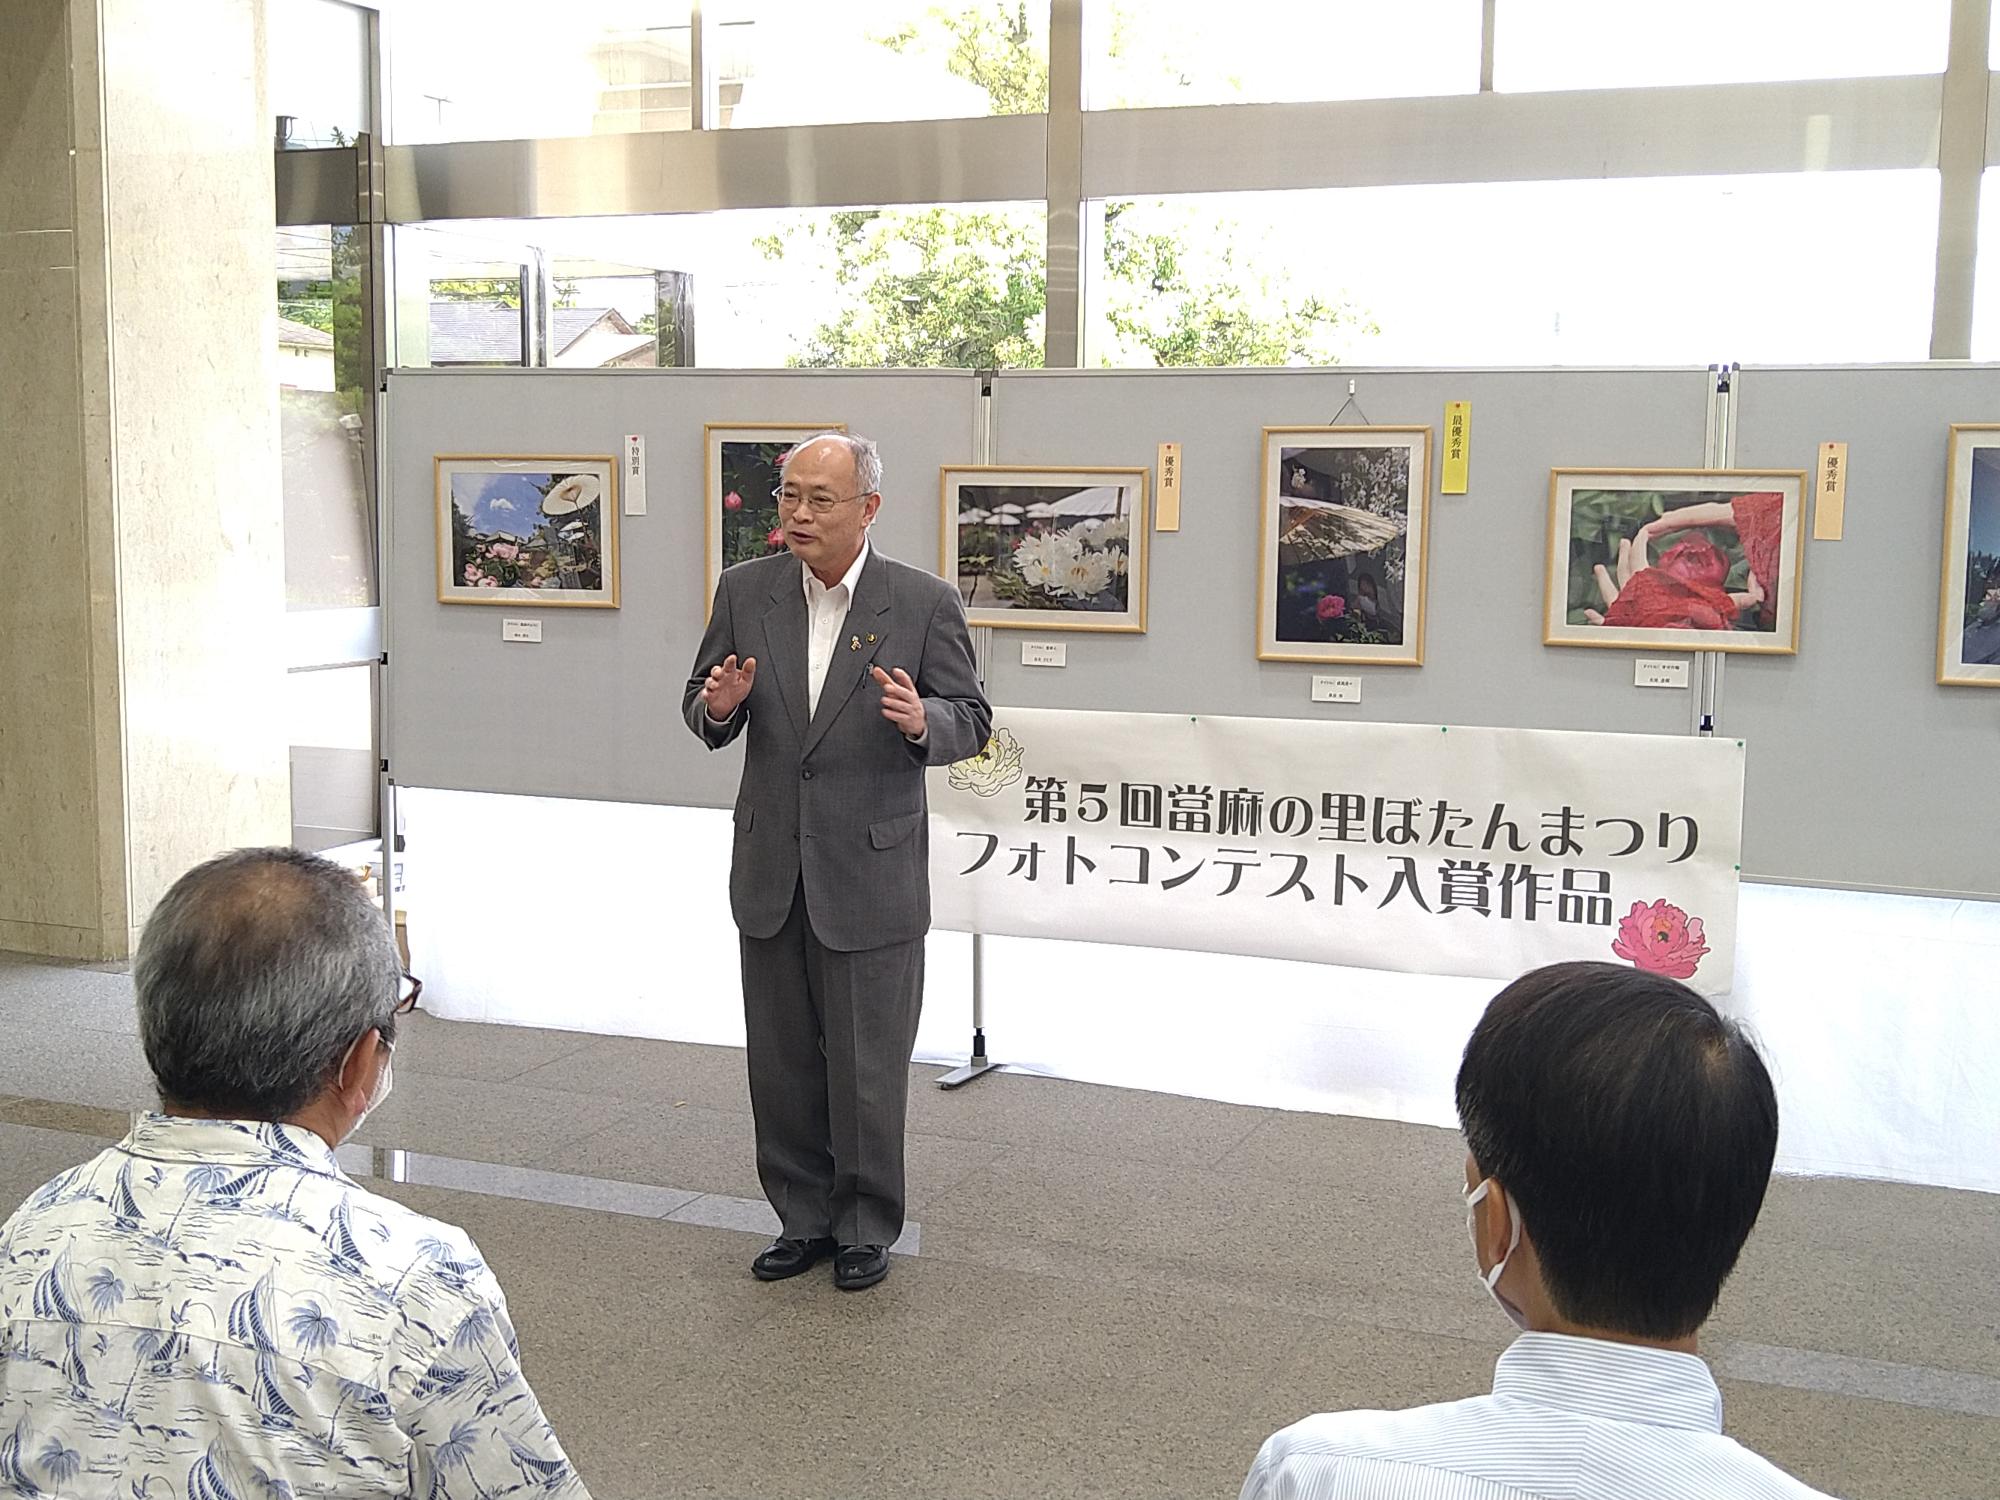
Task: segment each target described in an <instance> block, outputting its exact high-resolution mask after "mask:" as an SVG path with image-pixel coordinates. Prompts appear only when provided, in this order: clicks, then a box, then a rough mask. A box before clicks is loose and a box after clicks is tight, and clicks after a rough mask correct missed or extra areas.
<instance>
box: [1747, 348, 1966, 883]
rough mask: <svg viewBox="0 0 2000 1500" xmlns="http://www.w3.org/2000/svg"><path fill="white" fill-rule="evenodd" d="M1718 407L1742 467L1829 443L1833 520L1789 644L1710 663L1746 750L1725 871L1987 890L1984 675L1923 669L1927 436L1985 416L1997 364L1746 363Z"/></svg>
mask: <svg viewBox="0 0 2000 1500" xmlns="http://www.w3.org/2000/svg"><path fill="white" fill-rule="evenodd" d="M1736 404H1737V415H1736V458H1737V462H1738V463H1739V464H1740V465H1742V466H1744V467H1746V468H1760V467H1764V466H1766V465H1772V466H1775V465H1779V464H1783V465H1785V466H1786V467H1798V468H1809V467H1811V466H1812V464H1813V463H1814V461H1815V459H1816V457H1817V455H1818V451H1819V445H1820V444H1821V443H1824V442H1844V443H1846V444H1847V445H1848V448H1847V461H1848V481H1847V507H1846V523H1845V526H1844V528H1843V536H1842V538H1841V540H1839V541H1837V542H1835V541H1812V540H1810V539H1809V540H1808V541H1807V542H1806V571H1805V583H1806V600H1805V610H1804V614H1803V616H1802V633H1801V635H1800V638H1799V654H1798V656H1797V657H1796V658H1789V659H1787V658H1778V657H1761V658H1760V657H1739V658H1736V659H1735V660H1733V661H1731V662H1730V664H1729V669H1728V673H1727V675H1726V678H1725V683H1724V690H1723V697H1722V723H1723V725H1724V726H1725V727H1726V728H1727V729H1728V731H1729V732H1730V733H1731V734H1735V735H1739V736H1741V737H1743V738H1745V739H1748V740H1749V741H1750V744H1751V747H1752V748H1751V756H1750V790H1749V796H1748V803H1747V806H1746V808H1745V810H1744V826H1743V849H1744V856H1743V869H1744V873H1745V874H1746V875H1748V874H1750V873H1752V872H1753V871H1754V872H1756V873H1758V874H1761V875H1768V876H1772V877H1776V878H1779V879H1793V880H1800V881H1810V882H1814V883H1821V884H1837V885H1846V886H1859V887H1865V888H1870V889H1877V890H1882V889H1888V890H1910V891H1935V892H1940V893H1947V894H1951V893H1957V894H1978V895H1985V896H1996V895H2000V857H1996V854H1995V851H1996V848H2000V807H1996V801H2000V799H1996V795H1995V791H1996V778H2000V690H1996V689H1993V688H1976V687H1941V686H1939V685H1938V682H1937V630H1938V587H1939V577H1938V575H1939V571H1940V568H1941V565H1942V562H1943V551H1942V549H1943V546H1944V485H1945V449H1946V445H1947V441H1948V439H1949V437H1950V428H1951V424H1952V423H1954V422H2000V369H1996V368H1995V367H1993V366H1990V365H1908V366H1900V367H1893V368H1892V367H1873V368H1870V367H1856V368H1850V369H1841V368H1820V369H1775V368H1774V369H1757V368H1752V369H1748V370H1745V371H1742V372H1741V373H1740V375H1739V378H1738V385H1737V403H1736ZM1807 535H1808V538H1810V535H1811V532H1810V529H1808V533H1807ZM1760 747H1764V748H1763V749H1762V753H1759V751H1760ZM1770 747H1776V748H1777V750H1778V752H1779V753H1778V754H1775V755H1774V754H1773V753H1772V749H1771V748H1770Z"/></svg>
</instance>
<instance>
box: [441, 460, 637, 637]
mask: <svg viewBox="0 0 2000 1500" xmlns="http://www.w3.org/2000/svg"><path fill="white" fill-rule="evenodd" d="M435 469H436V475H437V543H438V602H439V603H440V604H518V603H520V602H522V601H524V600H527V601H532V602H534V603H535V604H536V605H537V606H547V605H580V606H585V607H595V608H599V609H616V608H617V607H618V494H617V483H618V476H617V461H616V460H615V459H613V458H609V457H597V456H590V457H581V458H570V457H561V458H558V457H548V456H536V457H527V456H513V455H507V456H492V455H475V454H446V455H441V456H440V457H438V458H437V459H436V460H435Z"/></svg>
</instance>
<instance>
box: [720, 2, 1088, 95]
mask: <svg viewBox="0 0 2000 1500" xmlns="http://www.w3.org/2000/svg"><path fill="white" fill-rule="evenodd" d="M707 9H708V11H709V13H710V14H711V15H712V16H713V17H714V20H713V23H712V30H711V31H710V33H709V35H710V45H711V47H712V48H713V50H714V54H715V63H714V66H713V68H712V71H713V73H714V75H715V80H716V90H717V96H718V97H717V100H716V103H717V114H718V123H719V124H722V125H736V126H759V125H825V124H833V123H841V122H847V121H854V120H950V119H965V118H968V117H971V116H977V115H1020V114H1039V113H1042V112H1043V111H1045V110H1046V109H1047V108H1048V107H1049V105H1048V98H1049V34H1048V22H1049V6H1048V0H955V3H952V0H946V3H940V0H844V3H842V4H838V5H829V4H827V3H825V0H724V3H722V4H719V5H717V4H714V3H713V0H711V4H710V5H709V6H708V7H707Z"/></svg>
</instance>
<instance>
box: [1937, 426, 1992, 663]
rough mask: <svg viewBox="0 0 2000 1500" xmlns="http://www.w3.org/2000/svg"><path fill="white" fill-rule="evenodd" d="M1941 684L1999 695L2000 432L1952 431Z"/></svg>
mask: <svg viewBox="0 0 2000 1500" xmlns="http://www.w3.org/2000/svg"><path fill="white" fill-rule="evenodd" d="M1945 475H1946V478H1945V502H1944V590H1943V599H1942V602H1941V603H1940V605H1939V607H1938V681H1939V682H1942V683H1947V684H1953V685H1956V686H1960V687H2000V426H1975V425H1972V424H1969V423H1966V424H1959V425H1955V426H1954V427H1953V428H1952V429H1951V454H1950V458H1949V460H1948V461H1947V462H1946V465H1945Z"/></svg>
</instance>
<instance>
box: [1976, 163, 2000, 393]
mask: <svg viewBox="0 0 2000 1500" xmlns="http://www.w3.org/2000/svg"><path fill="white" fill-rule="evenodd" d="M1973 274H1974V280H1973V294H1972V295H1973V301H1972V357H1973V358H1974V359H2000V167H1989V168H1988V169H1987V171H1986V175H1985V176H1984V177H1983V178H1982V179H1981V181H1980V184H1979V265H1978V267H1977V269H1976V270H1975V272H1974V273H1973Z"/></svg>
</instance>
